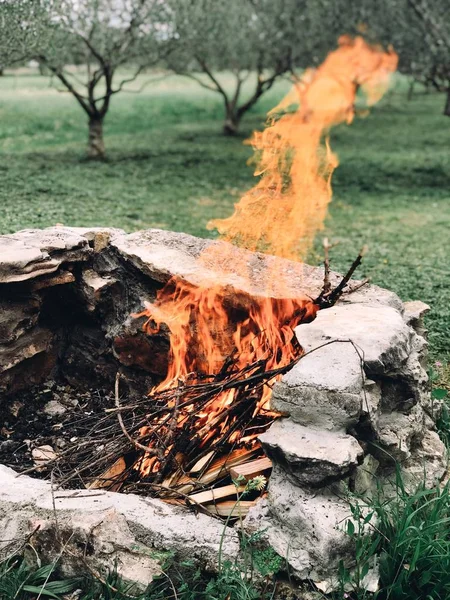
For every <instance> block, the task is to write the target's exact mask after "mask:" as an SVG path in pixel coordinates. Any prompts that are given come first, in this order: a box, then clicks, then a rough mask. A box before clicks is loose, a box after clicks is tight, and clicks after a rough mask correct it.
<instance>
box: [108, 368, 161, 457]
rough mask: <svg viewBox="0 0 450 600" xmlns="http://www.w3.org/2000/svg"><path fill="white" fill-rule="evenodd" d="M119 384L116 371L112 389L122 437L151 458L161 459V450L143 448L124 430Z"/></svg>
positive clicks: (118, 376) (118, 375)
mask: <svg viewBox="0 0 450 600" xmlns="http://www.w3.org/2000/svg"><path fill="white" fill-rule="evenodd" d="M119 382H120V371H117V374H116V385H115V387H114V392H115V404H116V408H117V409H118V411H117V420H118V421H119V425H120V428H121V430H122V431H123V434H124V436H125V437H126V438H127V439H128V440H129V441H130V442H131V443H132V444H133V446H134V447H135V448H139V449H140V450H144V452H147V453H148V454H150V455H151V456H157V457H158V458H162V457H163V455H162V452H161V450H159V449H158V448H150V446H144V444H141V443H140V442H138V441H137V440H135V439H134V438H132V437H131V435H130V434H129V433H128V431H127V430H126V428H125V425H124V422H123V419H122V414H121V412H120V400H119Z"/></svg>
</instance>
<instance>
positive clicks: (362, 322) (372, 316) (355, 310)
mask: <svg viewBox="0 0 450 600" xmlns="http://www.w3.org/2000/svg"><path fill="white" fill-rule="evenodd" d="M296 335H297V338H298V340H299V342H300V344H301V346H302V347H303V348H304V350H305V351H306V352H308V351H310V350H313V349H314V348H317V347H318V346H321V345H322V344H324V343H325V342H327V341H332V340H351V342H352V343H353V344H354V345H355V348H356V350H357V351H358V352H359V354H360V357H361V360H362V361H363V362H364V365H365V368H366V371H367V372H368V373H370V374H381V373H386V372H389V371H390V370H391V369H394V368H398V366H399V365H401V364H404V363H405V362H406V361H407V359H408V356H409V353H410V343H411V336H412V330H411V328H410V327H408V325H406V323H405V322H404V320H403V318H402V315H401V314H400V313H399V312H398V311H397V310H395V309H394V308H391V307H389V306H382V305H381V306H368V305H365V304H352V305H345V306H344V305H340V306H334V307H333V308H328V309H326V310H321V311H319V313H318V314H317V317H316V319H315V320H314V321H312V322H311V323H304V324H302V325H299V326H298V327H297V328H296Z"/></svg>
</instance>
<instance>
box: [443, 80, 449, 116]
mask: <svg viewBox="0 0 450 600" xmlns="http://www.w3.org/2000/svg"><path fill="white" fill-rule="evenodd" d="M444 115H445V116H446V117H450V87H448V88H447V97H446V99H445V108H444Z"/></svg>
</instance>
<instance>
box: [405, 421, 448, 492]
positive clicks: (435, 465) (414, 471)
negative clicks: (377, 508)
mask: <svg viewBox="0 0 450 600" xmlns="http://www.w3.org/2000/svg"><path fill="white" fill-rule="evenodd" d="M448 458H449V457H448V452H447V449H446V447H445V445H444V443H443V442H442V440H441V439H440V438H439V435H438V434H437V433H436V432H435V431H430V430H427V431H425V432H424V434H423V437H422V439H421V440H420V443H418V444H416V445H415V446H414V447H413V448H412V449H411V454H410V457H409V459H408V460H407V461H406V462H405V463H403V464H402V473H403V480H404V482H405V485H406V486H407V488H409V489H412V490H414V489H415V488H417V486H418V485H420V484H422V483H424V484H425V486H426V487H427V488H432V487H434V486H436V485H438V484H439V482H440V481H442V480H443V479H444V477H448V474H447V473H448Z"/></svg>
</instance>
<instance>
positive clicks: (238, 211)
mask: <svg viewBox="0 0 450 600" xmlns="http://www.w3.org/2000/svg"><path fill="white" fill-rule="evenodd" d="M397 62H398V57H397V55H396V54H395V52H393V51H392V50H389V51H388V52H385V51H383V50H382V49H381V48H379V47H377V46H370V45H369V44H367V43H366V42H365V41H364V39H363V38H361V37H357V38H355V39H352V38H350V37H348V36H342V37H341V38H340V39H339V48H338V49H337V50H335V51H334V52H331V53H330V54H329V55H328V57H327V58H326V59H325V61H324V62H323V63H322V65H321V66H320V67H318V68H317V69H309V70H307V71H306V72H305V74H304V75H303V77H302V78H301V79H300V80H299V81H298V82H297V83H295V84H294V86H293V88H292V90H291V91H290V92H289V93H288V94H287V96H286V97H285V98H284V99H283V100H282V101H281V102H280V103H279V104H278V106H276V107H275V108H274V109H273V110H272V111H271V112H270V113H269V122H268V125H267V127H266V129H265V130H264V131H263V132H255V133H254V135H253V138H252V140H251V143H252V144H253V146H254V148H255V152H256V156H257V157H258V166H257V169H256V171H255V175H260V176H261V178H260V180H259V182H258V183H257V184H256V186H255V187H254V188H253V189H252V190H250V191H249V192H248V193H247V194H245V195H244V196H243V198H242V199H241V200H240V202H239V203H238V204H236V205H235V211H234V214H233V215H232V216H231V217H229V218H227V219H221V220H220V219H218V220H214V221H211V223H209V224H208V227H209V228H210V229H211V228H213V227H216V228H217V229H218V231H219V233H220V234H221V236H222V239H225V240H227V241H230V242H232V243H234V244H238V245H240V246H244V247H245V248H248V249H249V250H259V251H262V252H270V253H272V254H275V255H277V256H282V257H284V258H290V259H293V260H298V258H299V257H300V258H304V257H305V256H306V254H307V252H308V250H309V249H310V247H311V244H312V241H313V239H314V236H315V234H316V233H317V231H318V230H319V229H321V228H322V226H323V222H324V219H325V216H326V212H327V207H328V204H329V202H330V200H331V195H332V194H331V176H332V174H333V171H334V169H335V168H336V167H337V165H338V160H337V157H336V155H335V154H333V152H332V151H331V149H330V146H329V144H328V140H327V139H325V141H323V140H324V136H325V135H326V134H327V132H328V131H329V129H330V128H331V127H333V126H335V125H338V124H339V123H342V122H347V123H351V121H352V120H353V117H354V115H355V100H356V95H357V92H358V90H359V89H360V88H361V89H362V91H363V92H364V94H365V96H366V98H367V104H368V105H372V104H374V103H375V102H377V101H378V100H379V99H380V98H381V97H382V95H383V94H384V92H385V91H386V89H387V86H388V83H389V78H390V75H391V74H392V73H393V72H394V71H395V70H396V67H397Z"/></svg>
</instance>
